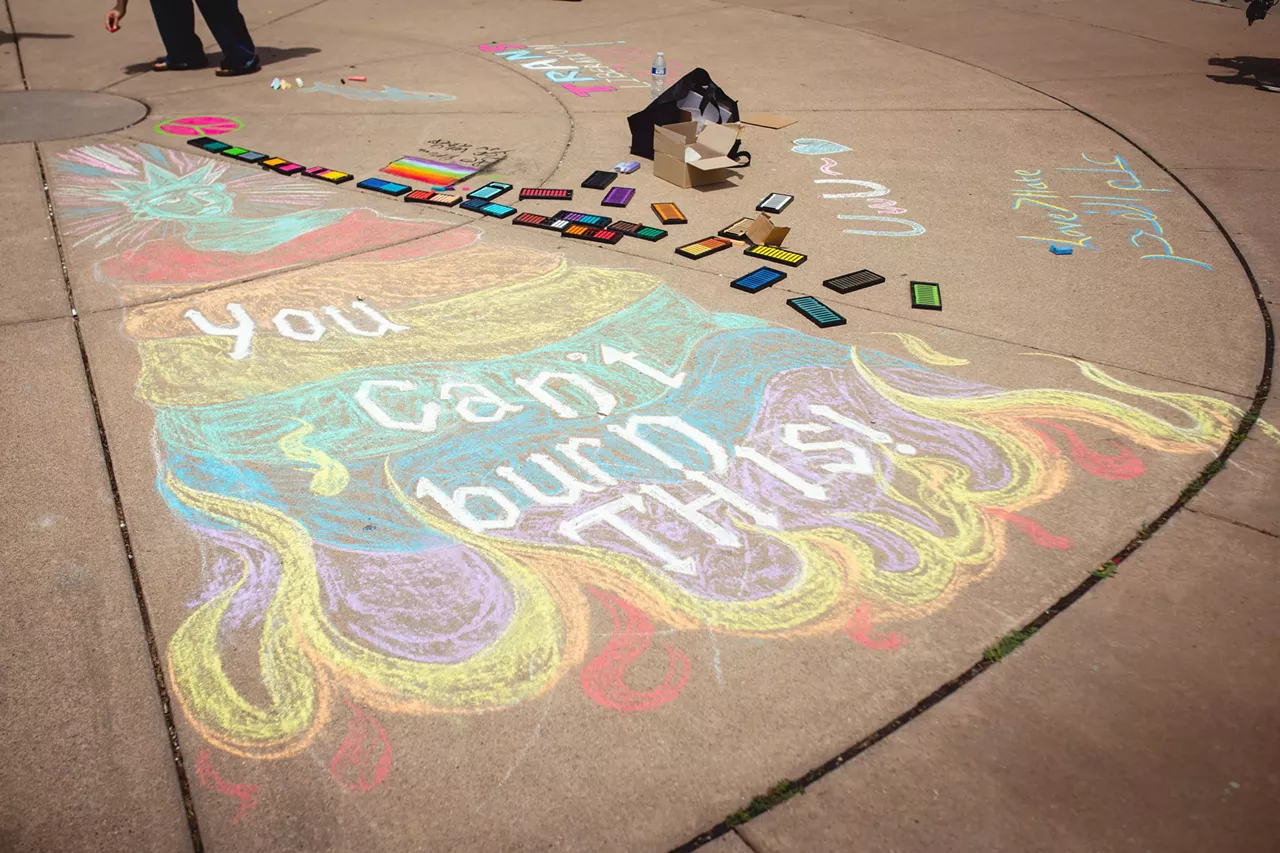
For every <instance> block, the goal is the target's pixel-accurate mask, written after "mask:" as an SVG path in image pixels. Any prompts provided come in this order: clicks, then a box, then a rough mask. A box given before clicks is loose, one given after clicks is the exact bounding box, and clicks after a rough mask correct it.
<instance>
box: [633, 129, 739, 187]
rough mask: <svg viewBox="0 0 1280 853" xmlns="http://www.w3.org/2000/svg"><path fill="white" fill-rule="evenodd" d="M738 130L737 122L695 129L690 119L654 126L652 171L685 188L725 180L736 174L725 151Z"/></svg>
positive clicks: (734, 138) (735, 138)
mask: <svg viewBox="0 0 1280 853" xmlns="http://www.w3.org/2000/svg"><path fill="white" fill-rule="evenodd" d="M741 130H742V126H741V125H739V124H705V125H703V127H702V130H701V131H699V130H698V123H697V122H693V121H685V122H680V123H679V124H668V125H663V126H660V127H654V129H653V173H654V174H655V175H656V176H658V177H659V178H661V179H662V180H664V181H667V182H668V183H672V184H675V185H676V186H678V187H684V188H685V189H689V188H691V187H701V186H705V185H706V184H718V183H722V182H724V181H727V180H729V178H731V177H733V176H734V175H736V174H737V173H736V172H732V171H730V170H731V169H733V168H735V167H736V166H737V165H738V164H737V162H736V161H734V160H733V159H732V158H731V157H729V156H728V154H729V151H730V150H731V149H732V148H733V144H734V143H735V142H737V141H738V133H739V132H740V131H741Z"/></svg>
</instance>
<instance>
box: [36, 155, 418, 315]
mask: <svg viewBox="0 0 1280 853" xmlns="http://www.w3.org/2000/svg"><path fill="white" fill-rule="evenodd" d="M53 173H54V175H53V177H54V182H53V196H54V201H55V203H57V205H58V208H59V214H60V216H61V217H62V224H63V227H64V232H65V233H66V234H67V235H69V236H70V238H71V243H72V247H73V248H87V249H91V250H104V249H109V250H114V253H107V254H106V255H105V257H101V254H102V253H101V252H98V251H95V256H96V257H97V259H96V264H95V265H96V271H97V274H98V276H99V278H101V279H102V280H105V281H108V282H111V283H114V284H117V285H119V286H121V287H124V288H129V289H133V290H138V289H142V290H146V289H151V288H155V287H157V286H173V285H200V284H208V283H212V282H218V281H226V280H233V279H236V278H241V277H247V276H250V275H259V274H262V273H264V272H270V271H272V270H279V269H285V268H288V267H290V266H295V265H297V264H299V263H302V262H303V261H309V262H314V261H317V260H323V259H325V258H327V257H338V256H341V255H346V254H350V253H352V252H356V251H361V250H366V249H371V248H374V247H376V246H379V245H386V244H390V243H394V242H397V241H403V240H406V239H410V238H412V237H418V236H422V235H424V234H428V233H431V232H432V231H434V230H438V229H439V228H440V227H442V226H441V225H440V224H437V223H431V222H428V221H425V220H420V219H415V220H407V219H396V218H392V217H387V216H383V215H381V214H379V213H376V212H375V211H373V210H369V209H366V208H347V207H339V206H336V205H335V202H336V201H337V200H339V199H340V198H342V196H341V195H340V194H338V193H337V192H335V191H334V190H332V189H330V188H329V187H327V186H324V185H323V184H320V183H319V182H317V181H301V180H298V179H294V178H284V177H280V176H278V175H273V174H271V173H269V172H266V171H264V170H262V169H256V168H251V167H247V166H244V165H241V164H237V163H232V162H230V161H227V160H225V159H222V158H211V157H209V156H208V155H203V154H197V153H194V152H191V153H188V152H186V151H172V150H169V149H166V148H160V147H158V146H154V145H119V144H103V145H90V146H85V147H82V148H76V149H73V150H72V151H69V152H66V153H64V154H61V155H59V156H58V157H56V158H55V159H54V162H53Z"/></svg>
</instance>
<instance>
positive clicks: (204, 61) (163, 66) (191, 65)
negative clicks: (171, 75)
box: [151, 56, 209, 71]
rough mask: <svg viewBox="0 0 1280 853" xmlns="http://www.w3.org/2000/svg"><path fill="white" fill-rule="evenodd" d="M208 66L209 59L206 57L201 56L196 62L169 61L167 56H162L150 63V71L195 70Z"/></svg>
mask: <svg viewBox="0 0 1280 853" xmlns="http://www.w3.org/2000/svg"><path fill="white" fill-rule="evenodd" d="M208 67H209V59H208V58H207V57H201V58H200V59H199V60H198V61H196V62H170V61H169V58H168V57H167V56H162V57H160V58H159V59H157V60H156V61H155V62H153V63H151V70H152V71H196V70H199V69H201V68H208Z"/></svg>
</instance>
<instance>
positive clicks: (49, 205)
mask: <svg viewBox="0 0 1280 853" xmlns="http://www.w3.org/2000/svg"><path fill="white" fill-rule="evenodd" d="M6 5H7V0H6ZM36 165H37V166H38V167H39V170H40V183H41V186H42V187H43V188H44V201H45V207H46V212H47V215H48V217H49V225H50V227H51V228H52V229H53V235H54V241H55V243H56V245H57V249H58V262H59V264H60V266H61V267H62V283H63V286H64V287H66V291H67V301H68V302H69V303H70V304H71V325H72V328H74V329H75V333H76V345H77V346H78V347H79V348H80V362H81V365H82V366H83V368H84V378H85V383H86V385H87V386H88V390H89V401H90V404H91V405H92V407H93V420H94V423H95V424H96V426H97V428H98V441H99V443H100V444H101V445H102V460H103V463H104V465H105V467H106V471H107V480H108V481H109V483H110V484H111V497H112V500H113V501H114V503H115V511H116V521H117V522H118V523H119V529H120V539H121V542H122V544H123V545H124V555H125V560H126V561H127V562H128V565H129V578H130V580H131V581H132V583H133V595H134V599H135V600H136V602H137V604H138V616H139V618H140V619H141V621H142V631H143V634H144V635H145V637H146V641H147V652H148V654H149V656H150V658H151V673H152V676H153V678H154V679H155V687H156V693H157V694H158V698H159V699H160V710H161V712H162V713H163V714H164V723H165V728H166V730H167V731H168V735H169V749H170V751H171V752H172V753H173V765H174V770H175V772H176V773H177V776H178V787H179V789H180V790H181V793H182V806H183V811H184V812H185V813H186V818H187V828H188V831H189V832H190V836H191V847H192V850H193V853H203V851H204V842H203V840H202V838H201V836H200V824H199V822H198V821H197V819H196V811H195V804H194V802H193V800H192V798H191V783H190V780H189V779H188V777H187V770H186V766H185V763H184V762H183V758H182V745H181V744H180V743H179V741H178V730H177V727H176V726H175V725H174V720H173V703H172V700H171V699H170V697H169V688H168V686H167V685H166V684H165V679H164V667H163V665H162V664H161V661H160V651H159V648H158V646H157V645H156V635H155V629H154V628H153V626H152V624H151V613H150V611H149V610H148V608H147V602H146V597H145V596H144V594H143V591H142V578H141V576H140V575H139V574H138V563H137V559H136V558H135V557H134V553H133V542H132V540H131V539H130V536H129V526H128V523H127V521H126V520H125V513H124V501H123V499H122V498H121V496H120V482H119V479H118V478H117V476H116V469H115V464H114V463H113V461H112V457H111V447H110V445H109V444H108V442H107V428H106V423H105V422H104V421H103V419H102V407H101V405H100V404H99V402H98V391H97V386H96V385H95V383H94V380H93V370H92V368H91V367H90V366H89V351H88V349H87V348H86V347H85V342H84V332H83V330H82V329H81V327H80V316H79V312H77V311H76V308H75V304H76V302H75V294H74V293H72V290H71V274H70V270H69V269H68V267H67V255H66V249H65V247H64V246H63V244H62V234H61V232H60V231H59V230H58V221H57V217H56V215H55V214H54V211H53V198H52V197H51V196H50V193H49V178H48V174H47V173H46V171H45V167H44V157H43V155H42V154H41V153H40V149H39V147H38V146H37V147H36Z"/></svg>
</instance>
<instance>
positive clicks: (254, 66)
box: [213, 56, 262, 77]
mask: <svg viewBox="0 0 1280 853" xmlns="http://www.w3.org/2000/svg"><path fill="white" fill-rule="evenodd" d="M261 70H262V62H261V61H260V60H259V59H258V57H256V56H255V57H254V58H253V61H252V62H250V63H249V64H248V65H244V66H241V67H240V68H228V67H227V66H225V65H223V66H221V67H220V68H218V70H217V71H215V72H213V73H214V74H217V75H218V76H219V77H239V76H241V75H243V74H256V73H257V72H259V71H261Z"/></svg>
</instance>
